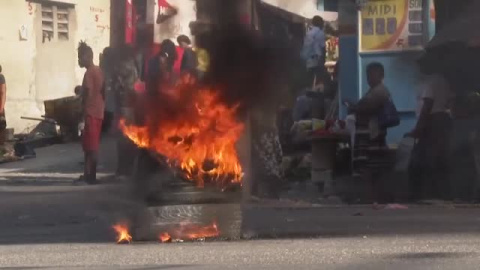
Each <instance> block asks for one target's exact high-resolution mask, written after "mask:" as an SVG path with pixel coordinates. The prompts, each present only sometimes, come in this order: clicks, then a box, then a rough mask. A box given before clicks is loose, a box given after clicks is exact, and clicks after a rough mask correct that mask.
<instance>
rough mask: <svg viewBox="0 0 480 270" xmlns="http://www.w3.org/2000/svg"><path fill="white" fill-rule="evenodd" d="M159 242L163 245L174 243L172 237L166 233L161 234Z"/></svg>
mask: <svg viewBox="0 0 480 270" xmlns="http://www.w3.org/2000/svg"><path fill="white" fill-rule="evenodd" d="M159 240H160V242H161V243H167V242H170V241H172V237H171V236H170V234H168V233H166V232H164V233H161V234H160V237H159Z"/></svg>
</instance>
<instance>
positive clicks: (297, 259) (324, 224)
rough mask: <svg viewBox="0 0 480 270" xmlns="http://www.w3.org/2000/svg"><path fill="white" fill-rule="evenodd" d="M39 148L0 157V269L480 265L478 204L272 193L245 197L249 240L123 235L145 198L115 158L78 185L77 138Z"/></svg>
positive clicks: (450, 266) (474, 266)
mask: <svg viewBox="0 0 480 270" xmlns="http://www.w3.org/2000/svg"><path fill="white" fill-rule="evenodd" d="M104 147H112V145H111V144H109V143H107V144H104ZM106 152H108V153H109V154H112V151H106ZM37 154H38V156H37V158H36V159H31V160H25V161H22V162H16V163H9V164H3V165H0V217H1V218H0V269H478V268H479V267H478V265H479V263H480V237H479V236H480V233H479V229H480V208H477V207H476V206H458V205H456V206H455V205H439V206H409V209H407V210H395V209H382V210H379V209H375V208H373V207H372V206H368V205H367V206H338V207H333V206H329V207H321V206H317V207H307V206H302V205H296V204H292V205H289V204H275V203H272V202H270V203H265V204H261V205H258V204H255V205H246V206H244V207H243V220H242V227H243V232H244V237H245V238H244V239H243V240H238V241H206V242H193V243H192V242H190V243H188V242H184V243H171V244H160V243H157V242H155V241H151V242H139V241H135V240H134V242H133V243H132V244H130V245H117V244H115V235H114V232H113V230H112V228H111V226H112V224H114V223H115V222H118V221H120V220H125V219H127V218H128V217H129V213H131V212H135V211H139V209H143V208H144V205H142V204H140V203H137V202H134V201H133V200H131V199H130V195H129V192H128V190H129V189H128V185H125V184H122V183H118V182H115V181H112V180H111V177H110V176H111V172H112V168H113V167H112V165H113V163H112V159H111V158H108V157H106V156H105V157H103V158H102V162H101V177H102V179H103V184H102V185H99V186H94V187H89V186H73V185H72V184H71V183H72V181H73V180H74V179H75V178H77V177H78V176H79V175H80V173H81V169H82V167H81V164H80V163H79V162H80V161H81V159H82V156H81V152H80V148H79V146H78V145H75V144H67V145H56V146H52V147H48V148H43V149H39V150H38V151H37ZM220 229H221V228H220Z"/></svg>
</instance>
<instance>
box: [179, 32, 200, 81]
mask: <svg viewBox="0 0 480 270" xmlns="http://www.w3.org/2000/svg"><path fill="white" fill-rule="evenodd" d="M177 42H178V45H179V46H180V47H182V48H183V50H184V51H183V57H182V59H181V63H182V64H181V67H180V70H181V72H182V73H184V72H189V73H190V74H193V75H196V74H195V73H196V71H197V65H198V61H197V55H196V53H195V52H194V51H193V49H192V42H191V41H190V38H189V37H187V36H185V35H181V36H178V38H177Z"/></svg>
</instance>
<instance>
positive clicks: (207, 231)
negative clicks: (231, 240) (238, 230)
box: [159, 222, 220, 243]
mask: <svg viewBox="0 0 480 270" xmlns="http://www.w3.org/2000/svg"><path fill="white" fill-rule="evenodd" d="M219 235H220V230H219V229H218V226H217V223H216V222H213V223H212V224H210V225H207V226H200V225H197V224H193V223H189V222H184V223H180V225H179V226H178V228H175V229H173V230H171V232H169V233H168V232H163V233H161V234H160V236H159V240H160V242H162V243H167V242H171V241H172V236H173V237H174V239H175V240H196V239H205V238H213V237H218V236H219Z"/></svg>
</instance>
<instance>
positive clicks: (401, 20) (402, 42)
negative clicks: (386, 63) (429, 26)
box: [360, 0, 425, 52]
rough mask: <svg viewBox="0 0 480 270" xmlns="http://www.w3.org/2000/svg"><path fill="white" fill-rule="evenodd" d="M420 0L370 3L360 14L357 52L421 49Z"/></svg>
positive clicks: (422, 36) (422, 16) (422, 42)
mask: <svg viewBox="0 0 480 270" xmlns="http://www.w3.org/2000/svg"><path fill="white" fill-rule="evenodd" d="M423 18H424V14H423V0H370V1H368V3H367V4H366V5H365V6H364V7H363V8H362V9H361V11H360V50H361V51H362V52H368V51H398V50H407V49H421V48H422V47H423V45H424V42H425V36H424V25H423Z"/></svg>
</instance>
